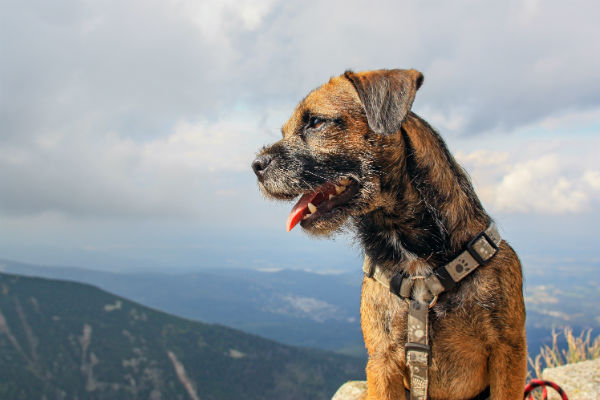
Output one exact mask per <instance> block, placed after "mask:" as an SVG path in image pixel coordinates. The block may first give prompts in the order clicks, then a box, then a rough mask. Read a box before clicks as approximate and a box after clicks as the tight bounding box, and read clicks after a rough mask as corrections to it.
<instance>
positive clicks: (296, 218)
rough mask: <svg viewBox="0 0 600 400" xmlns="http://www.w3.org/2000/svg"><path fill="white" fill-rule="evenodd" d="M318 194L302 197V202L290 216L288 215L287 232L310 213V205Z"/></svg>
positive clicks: (313, 193)
mask: <svg viewBox="0 0 600 400" xmlns="http://www.w3.org/2000/svg"><path fill="white" fill-rule="evenodd" d="M317 195H318V192H312V193H306V194H304V195H302V197H300V200H298V202H297V203H296V205H295V206H294V208H292V211H291V212H290V215H288V219H287V223H286V228H287V231H288V232H289V231H291V230H292V228H293V227H295V226H296V225H297V224H298V222H300V221H301V220H302V218H303V217H304V216H305V215H306V214H308V213H309V211H308V203H310V202H311V201H312V200H313V199H314V198H315V197H317Z"/></svg>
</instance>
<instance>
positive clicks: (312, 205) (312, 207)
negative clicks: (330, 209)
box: [308, 203, 317, 214]
mask: <svg viewBox="0 0 600 400" xmlns="http://www.w3.org/2000/svg"><path fill="white" fill-rule="evenodd" d="M308 210H309V211H310V213H311V214H313V213H314V212H315V211H317V206H315V205H314V204H313V203H308Z"/></svg>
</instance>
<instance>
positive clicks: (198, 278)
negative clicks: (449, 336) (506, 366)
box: [0, 259, 600, 357]
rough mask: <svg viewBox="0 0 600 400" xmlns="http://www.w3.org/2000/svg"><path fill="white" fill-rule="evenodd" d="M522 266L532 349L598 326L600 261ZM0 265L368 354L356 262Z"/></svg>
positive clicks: (280, 337) (279, 336) (197, 316)
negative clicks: (175, 269) (116, 268)
mask: <svg viewBox="0 0 600 400" xmlns="http://www.w3.org/2000/svg"><path fill="white" fill-rule="evenodd" d="M524 265H525V267H524V272H525V288H524V289H525V302H526V307H527V336H528V342H529V348H530V349H531V350H532V351H533V352H537V350H538V349H539V348H540V346H541V345H543V344H548V343H550V342H551V340H552V337H551V335H550V333H551V331H552V328H555V327H560V326H565V325H567V326H571V327H572V328H573V329H574V330H575V332H579V331H580V330H581V329H587V328H593V329H594V331H595V332H598V329H600V311H599V309H598V307H597V306H596V304H598V302H600V277H599V275H598V273H597V271H598V269H599V268H600V264H598V263H595V264H594V263H588V264H585V263H584V264H581V263H578V262H571V263H567V262H564V261H560V262H555V263H551V262H548V261H544V262H543V263H539V264H538V263H535V262H525V263H524ZM2 270H4V271H6V272H10V273H16V274H21V275H33V276H43V277H47V278H52V279H69V280H74V281H79V282H86V283H91V284H93V285H97V286H99V287H101V288H103V289H105V290H108V291H110V292H112V293H116V294H118V295H120V296H124V297H127V298H130V299H133V300H135V301H137V302H140V303H142V304H145V305H148V306H150V307H153V308H157V309H160V310H163V311H166V312H168V313H171V314H175V315H178V316H181V317H184V318H189V319H193V320H200V321H204V322H210V323H218V324H223V325H227V326H230V327H233V328H235V329H240V330H242V331H245V332H249V333H253V334H257V335H259V336H262V337H266V338H269V339H272V340H276V341H278V342H282V343H286V344H291V345H301V346H308V347H318V348H322V349H326V350H336V351H340V350H341V351H343V352H344V353H350V354H354V355H360V356H362V357H365V356H366V354H365V349H364V344H363V341H362V333H361V330H360V314H359V309H360V283H361V279H362V271H361V270H360V268H358V267H357V268H356V270H355V271H351V272H346V273H341V274H337V275H321V274H316V273H311V272H306V271H297V270H295V271H294V270H281V271H277V272H265V271H256V270H250V269H227V268H213V269H204V270H199V271H193V272H186V273H171V274H169V273H164V272H163V273H159V272H131V273H112V272H106V271H95V270H89V269H83V268H73V267H49V266H36V265H31V264H24V263H18V262H14V261H8V260H1V259H0V271H2ZM561 345H562V344H561Z"/></svg>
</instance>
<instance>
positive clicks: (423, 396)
mask: <svg viewBox="0 0 600 400" xmlns="http://www.w3.org/2000/svg"><path fill="white" fill-rule="evenodd" d="M501 242H502V237H501V236H500V234H499V233H498V229H497V228H496V225H495V224H494V223H493V222H492V223H491V224H490V226H489V227H488V228H487V229H486V230H484V231H481V232H480V233H479V234H478V235H477V236H475V237H474V238H473V239H472V240H471V241H470V242H469V243H468V244H467V249H466V250H465V251H463V252H462V253H461V254H459V255H458V257H456V258H455V259H454V260H452V261H451V262H449V263H448V264H446V265H442V266H440V267H437V268H436V269H434V270H433V272H432V273H430V274H429V275H427V276H421V275H417V276H410V275H409V274H407V273H406V272H393V271H388V270H385V269H383V268H381V267H380V266H379V265H376V264H374V263H373V262H372V261H371V259H370V258H369V256H367V255H365V262H364V264H363V271H364V272H365V274H366V276H367V277H369V278H372V279H375V280H376V281H377V282H379V283H380V284H382V285H383V286H385V287H387V288H389V290H390V292H391V293H393V294H395V295H396V296H398V297H399V298H401V299H402V300H406V301H408V302H409V306H408V323H407V329H408V332H407V342H406V344H405V346H404V347H405V351H406V363H407V365H408V370H409V374H410V389H409V390H410V392H409V395H408V398H409V399H410V400H427V388H428V384H429V377H428V373H429V359H430V358H431V345H430V344H429V309H430V308H432V307H433V306H434V305H435V303H436V302H437V299H438V296H439V295H440V294H441V293H443V292H444V291H446V290H450V289H452V288H454V287H455V286H457V285H458V284H459V283H460V281H461V280H462V279H464V278H465V277H466V276H468V275H469V274H471V273H472V272H473V271H475V270H476V269H477V268H478V267H480V266H481V265H485V264H486V263H487V262H488V261H490V260H491V259H492V258H493V257H494V256H495V255H496V253H498V246H499V245H500V243H501ZM415 281H421V282H422V283H421V284H420V286H421V287H424V288H425V291H426V293H425V295H424V296H423V298H421V299H415V298H414V297H413V287H414V286H415ZM489 395H490V394H489V387H487V388H486V389H485V390H484V391H483V392H481V393H480V394H478V395H477V396H476V397H475V398H474V399H473V400H475V399H477V400H484V399H488V398H489Z"/></svg>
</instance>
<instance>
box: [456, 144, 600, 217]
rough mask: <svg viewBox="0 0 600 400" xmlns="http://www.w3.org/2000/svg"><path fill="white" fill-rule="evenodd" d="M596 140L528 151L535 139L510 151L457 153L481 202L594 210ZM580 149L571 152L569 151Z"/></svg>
mask: <svg viewBox="0 0 600 400" xmlns="http://www.w3.org/2000/svg"><path fill="white" fill-rule="evenodd" d="M598 146H600V141H599V140H598V139H589V140H585V141H579V143H576V144H575V143H572V142H571V143H569V141H566V140H562V141H557V142H556V143H555V146H554V147H559V148H561V149H562V150H563V151H562V152H558V151H551V152H546V153H544V152H542V153H540V152H536V151H531V150H532V148H535V147H536V143H535V142H533V143H528V144H526V145H523V144H522V149H521V150H520V151H519V150H518V151H514V152H513V153H508V152H505V151H492V150H487V149H480V150H475V151H472V152H470V153H464V152H458V153H457V159H458V161H459V162H461V163H462V164H463V165H465V167H466V168H467V170H468V171H469V173H470V174H471V176H472V178H473V181H474V184H475V188H476V190H477V192H478V193H479V195H480V196H481V198H482V201H483V202H484V203H485V204H486V205H488V206H490V207H491V209H492V210H494V211H497V212H502V213H505V214H513V213H514V214H524V213H525V214H531V213H532V214H542V215H557V214H578V213H589V212H598V206H599V205H600V190H599V189H600V169H597V167H594V165H595V164H594V163H595V159H596V150H595V149H597V148H598ZM574 147H577V148H578V150H579V151H578V152H577V153H575V154H572V153H570V151H569V150H571V149H573V148H574Z"/></svg>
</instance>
